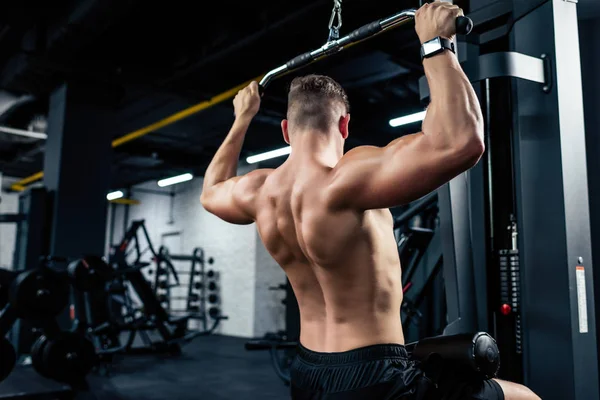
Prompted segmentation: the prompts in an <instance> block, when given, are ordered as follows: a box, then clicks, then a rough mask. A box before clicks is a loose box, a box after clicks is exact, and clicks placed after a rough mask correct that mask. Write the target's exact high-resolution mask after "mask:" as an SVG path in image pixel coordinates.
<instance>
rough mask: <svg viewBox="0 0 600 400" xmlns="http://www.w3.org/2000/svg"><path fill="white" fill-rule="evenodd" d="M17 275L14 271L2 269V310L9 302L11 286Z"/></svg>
mask: <svg viewBox="0 0 600 400" xmlns="http://www.w3.org/2000/svg"><path fill="white" fill-rule="evenodd" d="M17 275H18V274H17V273H16V272H14V271H7V270H5V269H0V310H2V309H3V308H4V307H5V306H6V304H7V303H8V292H9V288H10V285H11V284H12V283H13V281H14V280H15V278H16V277H17Z"/></svg>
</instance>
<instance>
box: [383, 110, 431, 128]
mask: <svg viewBox="0 0 600 400" xmlns="http://www.w3.org/2000/svg"><path fill="white" fill-rule="evenodd" d="M426 113H427V111H421V112H418V113H416V114H411V115H406V116H404V117H400V118H394V119H391V120H390V126H391V127H394V128H395V127H397V126H401V125H407V124H412V123H413V122H418V121H423V120H424V119H425V114H426Z"/></svg>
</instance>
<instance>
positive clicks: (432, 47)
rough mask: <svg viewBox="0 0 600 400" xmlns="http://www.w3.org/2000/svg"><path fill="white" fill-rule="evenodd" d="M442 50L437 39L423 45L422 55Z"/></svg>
mask: <svg viewBox="0 0 600 400" xmlns="http://www.w3.org/2000/svg"><path fill="white" fill-rule="evenodd" d="M441 49H442V44H441V42H440V39H439V38H435V39H433V40H430V41H429V42H425V43H423V53H425V54H431V53H435V52H436V51H439V50H441Z"/></svg>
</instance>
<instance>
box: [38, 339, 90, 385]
mask: <svg viewBox="0 0 600 400" xmlns="http://www.w3.org/2000/svg"><path fill="white" fill-rule="evenodd" d="M30 354H31V363H32V365H33V367H34V369H35V370H36V371H37V372H38V373H39V374H40V375H42V376H44V377H46V378H50V379H54V380H56V381H58V382H65V383H70V384H78V383H80V382H81V381H83V380H84V378H85V377H86V376H87V374H88V373H89V372H90V371H91V370H92V368H93V367H94V366H95V365H96V362H97V358H96V351H95V349H94V345H93V344H92V342H90V341H89V340H88V339H87V338H85V336H83V335H81V334H79V333H77V332H59V333H58V334H55V335H54V336H46V335H45V334H43V335H41V336H40V337H39V338H38V339H37V340H36V341H35V342H34V344H33V346H32V348H31V353H30Z"/></svg>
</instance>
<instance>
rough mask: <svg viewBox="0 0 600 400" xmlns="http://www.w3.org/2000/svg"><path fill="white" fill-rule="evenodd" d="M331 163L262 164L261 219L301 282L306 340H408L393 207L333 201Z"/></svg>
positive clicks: (341, 343) (353, 343) (341, 344)
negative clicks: (268, 167) (360, 207)
mask: <svg viewBox="0 0 600 400" xmlns="http://www.w3.org/2000/svg"><path fill="white" fill-rule="evenodd" d="M332 171H333V170H332V169H331V168H329V167H326V166H322V165H319V164H317V163H316V162H315V163H314V165H310V166H308V165H306V164H302V161H301V160H297V159H295V158H294V157H293V156H292V157H290V159H289V160H288V161H287V162H286V163H284V164H283V165H282V166H281V167H280V168H278V169H277V170H274V171H265V172H261V171H257V175H259V176H260V175H266V178H265V179H264V184H263V185H262V187H261V189H260V191H259V194H258V197H257V199H256V202H257V210H258V212H257V215H256V225H257V228H258V232H259V233H260V236H261V238H262V240H263V242H264V244H265V246H266V248H267V250H268V251H269V252H270V254H271V255H272V256H273V258H274V259H275V260H276V261H277V262H278V263H279V265H280V266H281V267H282V268H283V269H284V270H285V272H286V274H287V276H288V278H289V280H290V283H291V285H292V287H293V289H294V293H295V295H296V298H297V300H298V305H299V308H300V317H301V322H300V325H301V335H300V341H301V343H302V344H303V345H304V346H306V347H308V348H310V349H313V350H315V351H321V352H339V351H346V350H350V349H354V348H358V347H362V346H367V345H371V344H375V343H399V344H403V343H404V337H403V334H402V325H401V323H400V311H399V310H400V305H401V302H402V284H401V274H400V260H399V257H398V250H397V247H396V243H395V239H394V235H393V229H392V225H393V222H392V218H391V213H390V211H389V210H387V209H382V210H367V211H364V212H360V211H355V210H347V209H346V210H339V209H335V208H334V207H332V206H331V205H330V204H328V203H327V199H326V197H325V196H326V193H327V190H326V186H327V185H328V184H329V182H330V181H331V179H332V174H333V172H332ZM259 179H260V178H259Z"/></svg>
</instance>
